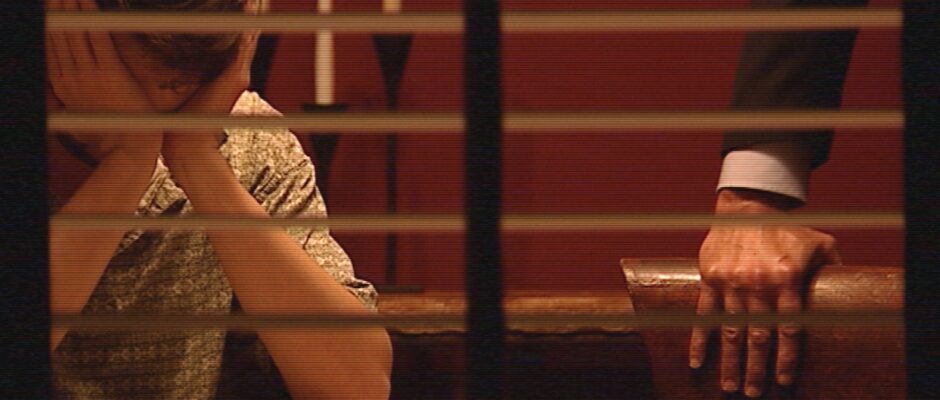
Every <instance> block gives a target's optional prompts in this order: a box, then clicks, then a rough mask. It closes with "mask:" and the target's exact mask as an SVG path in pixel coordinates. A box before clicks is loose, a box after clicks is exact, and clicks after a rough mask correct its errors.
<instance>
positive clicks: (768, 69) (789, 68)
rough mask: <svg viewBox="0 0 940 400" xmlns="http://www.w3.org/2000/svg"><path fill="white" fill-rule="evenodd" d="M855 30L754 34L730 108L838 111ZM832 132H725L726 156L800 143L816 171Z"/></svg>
mask: <svg viewBox="0 0 940 400" xmlns="http://www.w3.org/2000/svg"><path fill="white" fill-rule="evenodd" d="M866 2H867V0H752V5H753V6H754V7H802V6H815V7H820V6H864V5H865V4H866ZM856 34H857V30H838V31H801V32H798V31H792V32H754V33H750V34H748V35H747V38H746V39H745V43H744V49H743V52H742V55H741V60H740V64H739V65H738V73H737V78H736V80H735V87H734V98H733V101H732V108H733V109H737V110H747V109H765V108H779V109H806V108H822V109H826V108H838V107H839V103H840V102H841V99H842V85H843V83H844V82H845V75H846V72H847V70H848V66H849V61H850V59H851V54H852V46H853V44H854V42H855V36H856ZM832 133H833V132H832V130H831V129H828V130H820V131H732V132H726V133H725V136H724V144H723V146H722V147H723V148H722V155H723V156H724V155H725V154H727V153H728V152H730V151H732V150H734V149H737V148H742V147H749V146H753V145H755V144H760V143H767V142H779V141H791V140H792V141H797V142H800V143H801V145H802V146H801V147H802V148H805V149H806V151H807V152H809V153H810V155H811V159H812V160H813V162H812V167H813V168H816V167H818V166H819V165H822V164H823V163H824V162H826V159H827V158H828V157H829V147H830V145H831V143H832Z"/></svg>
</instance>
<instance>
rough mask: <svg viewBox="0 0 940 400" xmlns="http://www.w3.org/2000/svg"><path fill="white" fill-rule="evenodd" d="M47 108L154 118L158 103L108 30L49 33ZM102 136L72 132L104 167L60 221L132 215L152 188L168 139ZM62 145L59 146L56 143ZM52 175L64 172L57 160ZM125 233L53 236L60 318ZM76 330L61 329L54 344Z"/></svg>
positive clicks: (68, 5) (73, 0) (55, 4)
mask: <svg viewBox="0 0 940 400" xmlns="http://www.w3.org/2000/svg"><path fill="white" fill-rule="evenodd" d="M47 4H48V9H50V10H58V11H78V10H82V9H86V10H91V9H94V8H95V6H94V3H93V2H92V1H90V0H81V1H77V0H66V1H50V2H48V3H47ZM45 48H46V61H47V66H48V77H49V83H50V85H49V87H50V89H51V92H49V93H47V99H48V101H47V105H50V106H53V107H64V108H65V109H66V110H68V111H78V112H86V111H93V112H148V111H150V109H151V107H150V103H149V101H148V99H147V98H146V96H144V95H143V93H142V92H141V90H140V87H139V85H138V84H137V82H136V81H135V80H134V79H133V78H132V77H131V75H130V73H129V72H128V71H127V69H126V67H125V65H124V64H123V62H122V61H121V59H120V57H119V55H118V53H117V50H116V48H115V47H114V43H113V42H112V40H111V36H110V35H109V34H108V33H106V32H78V31H67V32H47V33H46V46H45ZM132 132H133V131H132V130H131V132H128V133H125V134H110V135H96V134H90V133H83V132H71V134H72V136H73V137H75V138H76V139H77V140H78V141H80V142H82V143H83V144H85V145H88V148H89V149H90V150H91V152H92V154H91V156H92V157H94V158H96V159H97V160H98V161H99V163H98V165H97V167H96V169H95V170H94V171H93V172H92V173H91V175H90V177H89V178H88V179H87V180H86V181H85V182H84V183H83V184H82V185H81V186H79V187H78V188H77V189H76V190H75V193H74V194H72V195H71V198H70V199H69V201H68V203H67V204H66V205H65V206H64V207H63V208H62V209H61V210H60V211H59V213H58V215H78V214H112V215H119V216H132V215H134V211H135V210H136V209H137V203H138V202H139V200H140V197H141V195H142V194H143V193H144V191H145V190H146V188H147V185H148V183H149V182H150V177H151V176H152V174H153V170H154V166H155V163H156V159H157V154H158V153H159V150H160V146H161V144H162V133H160V132H159V131H153V132H143V131H137V132H133V133H132ZM53 145H55V143H53ZM51 161H53V168H52V173H53V174H55V173H56V168H55V160H51ZM123 234H124V231H123V230H121V229H108V230H95V231H93V232H91V231H85V230H73V229H62V228H60V227H56V226H55V225H53V226H52V227H51V228H50V231H49V241H50V243H49V249H50V281H51V282H50V295H51V299H50V303H51V308H52V312H53V313H54V314H75V313H79V312H81V310H82V308H83V307H84V305H85V303H86V302H87V301H88V298H89V297H90V295H91V293H92V290H93V289H94V287H95V285H96V284H97V282H98V280H99V279H100V278H101V275H102V273H103V272H104V269H105V267H106V266H107V264H108V261H109V260H110V259H111V256H112V255H113V253H114V251H115V248H116V247H117V244H118V241H119V240H120V239H121V237H122V236H123ZM67 329H68V327H54V328H53V329H52V335H51V340H50V346H51V348H52V349H53V350H55V348H56V346H57V345H58V344H59V342H60V341H61V340H62V338H63V337H65V334H66V332H67Z"/></svg>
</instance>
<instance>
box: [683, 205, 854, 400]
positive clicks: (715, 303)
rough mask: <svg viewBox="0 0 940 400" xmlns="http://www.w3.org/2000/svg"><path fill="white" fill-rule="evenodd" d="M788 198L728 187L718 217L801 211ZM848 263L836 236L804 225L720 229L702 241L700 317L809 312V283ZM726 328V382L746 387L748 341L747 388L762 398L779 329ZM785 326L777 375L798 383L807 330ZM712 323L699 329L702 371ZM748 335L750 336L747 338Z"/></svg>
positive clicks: (694, 358) (694, 345)
mask: <svg viewBox="0 0 940 400" xmlns="http://www.w3.org/2000/svg"><path fill="white" fill-rule="evenodd" d="M793 207H794V205H793V203H792V202H791V201H790V200H788V198H786V197H785V196H781V195H777V194H773V193H769V192H762V191H755V190H739V189H724V190H722V191H721V192H720V193H719V196H718V204H717V207H716V211H715V213H716V214H719V215H720V214H779V213H782V212H785V211H786V210H788V209H790V208H793ZM828 264H841V259H840V257H839V254H838V252H837V251H836V244H835V240H834V239H833V237H832V236H830V235H827V234H825V233H822V232H819V231H817V230H814V229H811V228H806V227H800V226H771V225H763V226H729V227H715V228H712V230H711V231H710V232H709V234H708V236H707V237H706V238H705V241H704V243H702V248H701V251H700V254H699V268H700V271H701V276H702V286H701V291H700V293H699V299H698V307H697V313H698V314H702V315H704V314H714V313H718V312H720V310H721V309H722V308H723V309H724V311H725V312H726V313H728V314H743V313H754V314H766V313H772V312H775V311H776V312H779V313H783V314H795V313H799V312H800V311H801V310H802V293H801V292H802V287H803V284H804V282H805V281H806V278H807V277H808V276H809V275H810V274H811V273H812V271H814V270H815V269H816V268H817V267H819V266H822V265H828ZM744 328H745V327H742V326H730V325H725V326H722V327H721V387H722V389H723V390H725V391H728V392H734V391H737V390H739V388H740V386H741V365H740V360H741V358H742V353H743V352H744V346H745V344H746V345H747V351H746V356H747V364H746V367H745V375H744V392H745V394H746V395H747V396H749V397H757V396H760V394H761V392H762V391H763V388H764V382H765V379H766V375H767V359H768V354H769V353H770V349H771V346H770V344H771V338H772V337H771V335H772V332H773V328H774V327H772V326H766V325H749V326H747V327H746V329H744ZM776 328H777V358H776V360H777V361H776V369H775V371H776V378H777V379H776V380H777V382H778V383H779V384H781V385H789V384H791V383H792V382H793V379H794V375H795V372H796V365H797V356H798V349H799V327H798V326H797V325H794V324H785V325H780V326H778V327H776ZM709 331H710V329H709V328H706V327H695V328H694V329H693V331H692V340H691V343H690V351H689V365H690V366H691V367H692V368H699V367H700V366H701V365H702V363H703V362H704V360H705V348H706V345H707V342H708V336H709ZM745 333H746V335H745Z"/></svg>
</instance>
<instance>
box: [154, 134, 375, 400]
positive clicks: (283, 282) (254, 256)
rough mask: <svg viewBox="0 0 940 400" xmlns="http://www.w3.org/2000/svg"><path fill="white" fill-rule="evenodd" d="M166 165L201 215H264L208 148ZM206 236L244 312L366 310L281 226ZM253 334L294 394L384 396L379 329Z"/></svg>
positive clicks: (263, 331)
mask: <svg viewBox="0 0 940 400" xmlns="http://www.w3.org/2000/svg"><path fill="white" fill-rule="evenodd" d="M171 169H172V172H173V176H174V178H175V179H177V181H178V183H180V184H181V186H182V187H183V189H184V190H185V191H186V193H187V196H188V197H189V198H190V200H191V201H192V203H193V207H194V210H195V211H196V212H197V213H199V214H205V215H230V216H238V217H255V218H268V217H269V216H268V213H267V211H266V210H265V209H264V208H262V207H261V206H260V205H259V204H258V203H257V202H256V200H255V199H254V198H253V197H252V196H251V195H250V194H249V193H248V192H247V191H245V189H244V188H243V187H242V186H241V185H240V184H239V182H238V181H237V179H236V178H235V176H234V174H233V173H232V171H231V169H230V167H229V166H228V163H227V162H225V160H224V159H223V158H222V157H221V156H220V155H219V154H218V153H217V152H215V151H214V149H213V151H207V152H203V153H202V154H200V155H199V156H198V157H197V156H195V153H193V156H190V157H179V158H176V161H175V162H174V164H173V165H172V166H171ZM219 199H225V200H224V201H219ZM207 234H208V236H209V239H210V240H211V242H212V245H213V248H214V250H215V253H216V256H217V257H218V258H219V260H220V262H221V264H222V268H223V270H224V271H225V274H226V277H227V278H228V280H229V282H230V283H231V285H232V288H233V289H234V290H235V293H236V295H237V296H238V299H239V302H240V304H241V306H242V308H243V309H244V310H245V312H246V313H248V314H254V315H264V314H341V315H354V316H355V315H362V316H367V315H370V312H369V311H368V310H367V309H366V308H365V307H364V306H363V305H362V304H361V303H360V302H359V300H358V299H357V298H356V297H355V296H353V295H352V294H350V293H349V292H348V291H347V290H346V289H345V288H344V287H343V286H341V285H340V284H339V283H337V282H336V281H335V280H334V279H333V277H332V276H330V274H329V273H327V272H326V271H325V270H324V269H323V268H321V267H320V266H318V265H317V264H316V262H315V261H314V260H312V259H311V258H310V257H309V255H307V253H306V252H304V250H303V249H302V248H301V247H300V246H299V245H298V244H297V243H296V242H295V241H294V239H293V238H292V237H290V236H289V235H288V234H287V233H286V232H284V231H282V230H249V231H231V230H208V232H207ZM258 334H259V336H260V337H261V339H262V341H263V342H264V344H265V346H266V347H267V348H268V350H269V352H270V353H271V356H272V358H273V359H274V361H275V363H276V364H277V365H278V367H279V369H280V371H281V373H282V375H283V376H284V379H285V381H286V383H287V385H288V388H289V389H290V390H291V393H292V394H293V395H294V397H295V398H308V397H311V398H312V397H316V398H329V399H340V398H357V399H359V398H385V397H387V395H388V376H389V369H390V359H391V356H390V345H389V340H388V336H387V334H386V332H385V330H384V329H382V328H380V327H376V328H356V329H352V328H348V329H346V328H343V329H329V330H327V329H312V330H283V331H279V330H268V329H259V330H258ZM323 363H329V366H328V367H324V366H323ZM351 382H355V384H352V385H351V384H350V383H351Z"/></svg>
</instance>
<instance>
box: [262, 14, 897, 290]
mask: <svg viewBox="0 0 940 400" xmlns="http://www.w3.org/2000/svg"><path fill="white" fill-rule="evenodd" d="M403 3H404V10H405V11H406V12H407V11H419V10H424V11H429V10H437V11H441V10H446V11H457V10H459V8H460V2H458V1H455V0H446V1H443V0H405V1H404V2H403ZM559 3H562V2H551V1H545V0H542V1H534V0H531V1H529V0H526V1H524V0H515V1H508V0H507V1H504V2H503V4H504V9H505V10H523V9H527V10H536V9H574V8H578V9H628V8H643V7H650V8H665V7H669V8H686V9H691V8H697V9H701V8H718V7H723V8H729V7H734V8H741V7H746V6H747V4H748V2H747V1H742V0H712V1H710V2H703V1H701V0H681V1H680V0H672V1H670V2H669V3H668V4H663V3H661V2H652V1H648V0H647V1H626V0H618V1H600V0H585V1H580V2H563V3H564V4H559ZM899 3H900V1H898V0H871V6H882V7H883V6H891V7H894V6H898V5H899ZM334 6H335V9H336V10H337V11H378V10H380V9H381V6H380V1H378V0H372V1H362V0H344V1H341V2H334ZM315 7H316V3H315V2H312V1H307V0H303V1H301V0H273V4H272V9H273V10H275V11H287V10H291V11H301V10H302V11H314V10H315V9H316V8H315ZM742 39H743V34H742V33H740V32H738V33H729V32H723V33H716V32H684V33H594V34H504V42H503V85H504V86H503V87H504V109H505V110H508V111H535V110H600V109H608V110H624V109H633V110H636V109H644V108H647V109H667V108H679V109H682V108H686V109H689V108H694V109H723V108H725V107H726V106H727V105H728V104H729V101H730V98H731V90H732V86H733V80H734V73H735V65H736V63H737V57H738V56H739V52H740V46H741V43H742ZM898 40H899V32H898V31H897V30H884V29H880V30H863V31H862V32H861V33H860V35H859V38H858V42H857V44H856V49H855V52H854V55H853V61H852V64H851V67H850V72H849V76H848V81H847V83H846V89H845V96H844V101H843V105H844V106H845V107H875V108H884V107H893V108H896V107H900V106H901V95H900V72H899V67H900V66H899V57H898V53H899V50H898ZM461 51H462V50H461V38H460V37H459V36H458V35H442V34H421V33H418V34H416V35H415V38H414V44H413V47H412V52H411V55H410V59H409V61H408V65H407V68H406V71H405V76H404V78H403V83H402V87H401V91H400V102H399V107H400V109H401V110H404V111H432V110H433V111H459V110H460V107H461V102H462V101H461V99H462V80H461V79H462V77H461V68H462V63H461ZM313 53H314V41H313V38H312V36H310V35H284V36H282V39H281V42H280V44H279V47H278V50H277V52H276V54H275V60H274V65H273V67H272V72H271V78H270V81H269V85H268V89H267V92H268V93H267V97H268V98H269V100H270V101H271V102H272V103H273V104H274V105H275V107H277V108H279V109H280V110H282V111H285V112H298V111H300V104H301V103H303V102H312V101H313V98H314V97H313V94H314V85H313V76H314V70H313ZM336 58H337V60H336V71H337V76H336V79H337V82H336V98H337V102H340V103H345V104H347V105H349V108H350V111H377V110H384V107H385V101H384V92H383V86H382V78H381V75H380V72H379V68H378V61H377V59H376V56H375V52H374V50H373V48H372V44H371V39H370V36H369V35H366V34H338V35H336ZM406 133H407V132H406ZM720 133H721V132H718V131H704V130H703V131H688V132H680V133H665V132H656V131H647V132H610V133H604V134H589V133H582V132H569V133H567V134H546V135H538V136H536V135H507V136H505V137H504V147H503V160H504V161H503V168H504V176H503V182H504V186H503V188H504V189H503V190H504V194H503V204H504V210H505V212H514V213H522V212H581V213H583V212H625V213H635V212H709V211H710V210H711V208H712V206H713V202H714V186H715V183H716V180H717V175H718V171H719V167H720V158H719V150H720V140H721V139H720ZM298 134H299V135H300V136H303V135H304V133H303V132H298ZM384 143H385V139H384V137H382V136H377V135H376V136H347V137H342V138H341V140H340V144H339V146H338V148H337V152H336V155H335V159H334V161H333V167H332V169H333V171H332V175H331V179H330V182H331V188H330V198H329V199H328V200H329V201H328V206H329V209H330V212H331V213H343V214H347V213H359V212H384V211H385V208H384V205H385V201H386V199H385V170H384V168H385V147H384V146H385V144H384ZM462 155H463V150H462V139H461V138H459V137H449V138H444V137H435V136H434V135H407V134H406V135H403V136H401V137H400V139H399V154H398V157H399V162H398V169H399V178H398V179H399V182H398V185H399V186H398V193H399V197H398V204H399V209H400V211H401V212H415V213H419V212H453V213H458V212H462V207H461V205H462V201H463V159H462V158H463V157H462ZM901 157H902V154H901V132H900V131H891V130H887V131H886V130H840V131H839V132H838V133H837V136H836V140H835V144H834V147H833V149H832V157H831V162H830V163H828V164H827V165H825V166H824V167H822V168H821V169H820V170H819V171H818V172H817V173H815V175H814V177H813V182H812V187H811V195H810V196H811V200H810V205H809V206H808V207H807V208H806V210H807V211H836V212H838V211H900V210H901V207H902V183H901V165H902V158H901ZM832 232H833V233H834V234H836V235H837V238H838V239H839V240H840V243H841V245H840V248H841V252H842V255H843V258H844V259H845V262H846V263H847V264H855V265H860V264H880V265H900V264H901V263H902V246H903V242H902V240H903V232H901V231H875V230H838V231H832ZM704 234H705V231H704V230H701V231H693V232H683V233H591V232H584V233H578V234H572V233H541V234H524V235H523V234H507V235H505V236H504V238H503V243H504V246H503V249H504V271H505V282H506V285H507V288H513V289H523V288H524V289H565V288H568V289H585V288H596V289H613V290H619V289H622V288H623V278H622V275H621V273H620V271H619V267H618V260H619V258H621V257H624V256H634V257H668V256H683V257H694V256H695V255H696V254H697V250H698V245H699V243H700V242H701V240H702V238H703V237H704ZM336 237H337V239H338V240H339V241H340V243H341V244H342V245H343V246H344V247H345V248H346V249H347V251H348V252H349V253H350V255H351V256H352V258H353V261H354V263H355V265H356V269H357V272H358V273H359V275H361V276H363V277H365V278H366V279H370V280H372V281H373V282H376V283H383V276H384V275H383V268H384V265H385V260H384V254H385V248H384V246H385V240H384V235H362V234H348V233H347V234H343V233H336ZM461 242H462V237H461V236H460V235H440V234H425V235H418V234H407V235H401V236H400V238H399V250H398V260H399V271H400V280H399V283H402V284H419V285H423V286H424V287H425V288H428V289H460V288H461V287H462V284H463V279H462V274H463V257H464V256H463V246H462V243H461Z"/></svg>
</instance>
